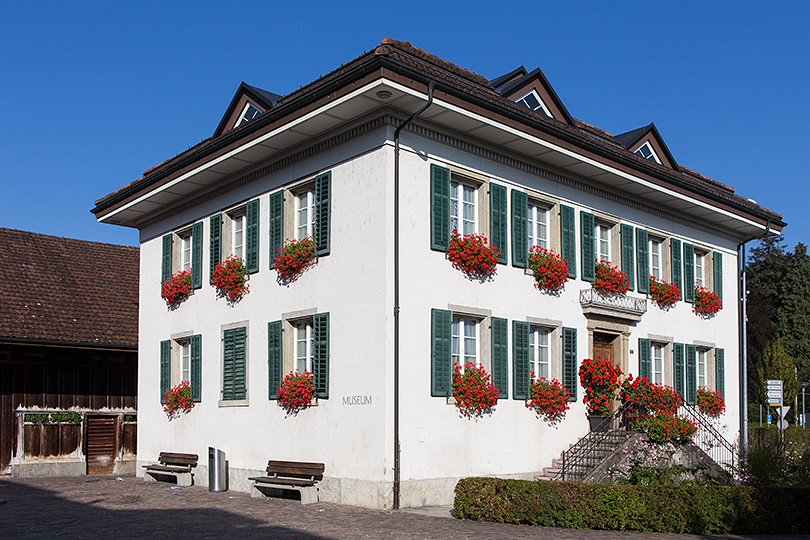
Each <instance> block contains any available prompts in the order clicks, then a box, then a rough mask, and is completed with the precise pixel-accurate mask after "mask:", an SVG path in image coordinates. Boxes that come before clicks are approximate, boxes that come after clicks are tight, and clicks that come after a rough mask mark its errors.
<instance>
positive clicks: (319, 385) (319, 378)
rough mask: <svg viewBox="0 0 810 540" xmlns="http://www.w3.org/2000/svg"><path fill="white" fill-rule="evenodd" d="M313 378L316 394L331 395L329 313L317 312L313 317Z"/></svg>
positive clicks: (326, 396)
mask: <svg viewBox="0 0 810 540" xmlns="http://www.w3.org/2000/svg"><path fill="white" fill-rule="evenodd" d="M312 337H313V341H314V350H313V352H312V378H313V380H314V382H315V395H316V396H317V397H319V398H321V399H327V398H328V397H329V313H316V314H315V316H314V317H313V318H312Z"/></svg>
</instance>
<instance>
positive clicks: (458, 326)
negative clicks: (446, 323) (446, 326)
mask: <svg viewBox="0 0 810 540" xmlns="http://www.w3.org/2000/svg"><path fill="white" fill-rule="evenodd" d="M480 322H481V321H480V320H478V319H474V318H471V317H465V316H463V315H457V314H455V313H454V314H453V318H452V320H451V322H450V336H451V338H450V344H451V345H450V360H451V364H452V366H453V368H454V369H455V367H456V366H461V367H464V366H465V365H467V363H472V364H475V365H476V366H479V367H480V366H481V365H482V361H481V346H480V343H481V339H480V337H479V328H478V327H479V324H480ZM470 329H471V331H470ZM470 334H472V335H470ZM470 341H472V343H470ZM470 349H472V350H470ZM470 358H472V362H470Z"/></svg>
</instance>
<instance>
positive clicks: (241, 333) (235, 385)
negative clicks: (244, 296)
mask: <svg viewBox="0 0 810 540" xmlns="http://www.w3.org/2000/svg"><path fill="white" fill-rule="evenodd" d="M246 399H247V327H246V326H238V327H236V328H227V329H225V330H223V332H222V402H228V401H244V400H246Z"/></svg>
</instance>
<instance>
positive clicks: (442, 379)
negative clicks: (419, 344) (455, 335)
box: [430, 309, 453, 397]
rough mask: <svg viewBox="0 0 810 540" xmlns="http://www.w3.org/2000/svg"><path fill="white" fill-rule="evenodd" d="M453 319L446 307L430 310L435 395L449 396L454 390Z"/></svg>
mask: <svg viewBox="0 0 810 540" xmlns="http://www.w3.org/2000/svg"><path fill="white" fill-rule="evenodd" d="M451 320H452V316H451V314H450V312H449V311H447V310H446V309H431V310H430V343H431V346H430V395H431V396H433V397H444V396H447V397H449V396H450V393H451V390H452V382H453V373H452V371H451V369H450V368H451V366H450V362H451V355H450V323H451Z"/></svg>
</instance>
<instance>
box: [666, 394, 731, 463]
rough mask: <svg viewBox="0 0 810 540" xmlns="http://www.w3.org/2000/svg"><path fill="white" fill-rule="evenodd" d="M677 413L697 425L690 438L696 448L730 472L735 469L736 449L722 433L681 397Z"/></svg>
mask: <svg viewBox="0 0 810 540" xmlns="http://www.w3.org/2000/svg"><path fill="white" fill-rule="evenodd" d="M678 415H679V416H682V417H684V418H688V419H690V420H692V421H693V422H694V423H695V424H696V425H697V428H698V430H697V433H695V436H694V437H693V438H692V442H694V443H695V444H696V445H697V446H698V448H700V449H701V450H703V451H704V452H706V454H707V455H708V456H709V457H710V458H712V460H713V461H714V462H715V463H717V464H718V465H720V466H722V467H724V468H725V469H726V470H727V471H729V472H732V471H734V470H736V469H737V465H738V463H737V450H736V449H735V447H734V445H733V444H731V443H730V442H729V441H728V440H727V439H726V438H725V437H723V435H722V434H721V433H720V432H719V431H717V429H715V427H714V426H713V425H711V423H709V421H708V420H706V417H705V416H703V414H701V413H700V412H699V411H698V410H697V409H695V407H693V406H692V405H689V404H688V403H686V401H684V400H683V398H681V404H680V407H678Z"/></svg>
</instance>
